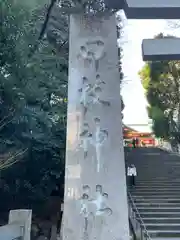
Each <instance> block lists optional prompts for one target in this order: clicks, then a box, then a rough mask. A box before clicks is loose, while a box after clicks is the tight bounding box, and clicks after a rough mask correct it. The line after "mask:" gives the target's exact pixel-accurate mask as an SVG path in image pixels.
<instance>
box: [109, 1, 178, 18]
mask: <svg viewBox="0 0 180 240" xmlns="http://www.w3.org/2000/svg"><path fill="white" fill-rule="evenodd" d="M106 4H107V6H108V7H110V8H114V9H118V10H119V9H124V11H125V14H126V16H127V18H128V19H179V18H180V1H179V0H106Z"/></svg>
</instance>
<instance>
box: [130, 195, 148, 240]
mask: <svg viewBox="0 0 180 240" xmlns="http://www.w3.org/2000/svg"><path fill="white" fill-rule="evenodd" d="M128 195H129V199H130V201H131V204H132V208H133V209H134V210H135V212H136V214H137V215H138V217H139V220H140V224H141V229H142V228H143V231H144V233H143V234H145V235H146V237H147V238H146V239H147V240H152V238H151V237H150V236H149V233H148V231H147V228H146V226H145V224H144V221H143V219H142V218H141V215H140V213H139V211H138V209H137V207H136V204H135V202H134V200H133V198H132V196H131V194H130V192H128ZM136 221H138V220H137V219H136Z"/></svg>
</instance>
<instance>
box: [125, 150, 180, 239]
mask: <svg viewBox="0 0 180 240" xmlns="http://www.w3.org/2000/svg"><path fill="white" fill-rule="evenodd" d="M131 163H133V164H135V166H136V168H137V171H138V176H137V182H136V187H135V188H129V191H130V193H131V195H132V198H133V200H134V202H135V204H136V207H137V209H138V211H139V213H140V216H141V218H142V219H143V222H144V224H145V226H146V229H147V231H148V233H149V235H150V237H151V238H152V239H157V240H160V239H165V240H167V239H180V157H178V156H176V155H173V154H169V153H167V152H164V151H162V150H159V149H149V148H145V149H144V148H143V149H135V150H132V152H130V153H129V155H128V156H127V158H126V165H129V164H131Z"/></svg>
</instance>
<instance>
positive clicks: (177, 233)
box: [148, 230, 180, 238]
mask: <svg viewBox="0 0 180 240" xmlns="http://www.w3.org/2000/svg"><path fill="white" fill-rule="evenodd" d="M148 233H149V235H150V237H152V238H154V237H164V238H167V237H168V238H169V237H171V238H172V237H180V230H171V231H169V230H149V231H148Z"/></svg>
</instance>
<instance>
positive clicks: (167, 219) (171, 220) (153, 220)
mask: <svg viewBox="0 0 180 240" xmlns="http://www.w3.org/2000/svg"><path fill="white" fill-rule="evenodd" d="M142 219H143V222H144V223H162V224H164V223H168V224H169V223H178V224H179V223H180V217H159V218H157V217H156V218H155V217H150V216H149V217H144V218H142ZM137 220H138V221H140V219H139V218H137Z"/></svg>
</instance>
